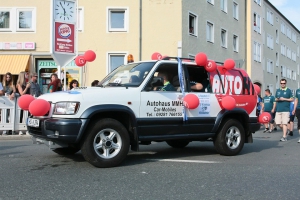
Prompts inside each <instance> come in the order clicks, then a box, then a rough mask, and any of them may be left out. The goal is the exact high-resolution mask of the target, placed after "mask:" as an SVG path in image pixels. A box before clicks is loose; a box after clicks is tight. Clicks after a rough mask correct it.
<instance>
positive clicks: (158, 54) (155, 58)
mask: <svg viewBox="0 0 300 200" xmlns="http://www.w3.org/2000/svg"><path fill="white" fill-rule="evenodd" d="M151 59H152V60H161V59H162V55H161V54H160V53H158V52H154V53H153V54H152V56H151Z"/></svg>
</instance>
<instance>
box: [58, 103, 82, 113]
mask: <svg viewBox="0 0 300 200" xmlns="http://www.w3.org/2000/svg"><path fill="white" fill-rule="evenodd" d="M79 105H80V103H79V102H58V103H56V104H55V106H54V111H53V115H74V114H76V112H77V111H78V109H79Z"/></svg>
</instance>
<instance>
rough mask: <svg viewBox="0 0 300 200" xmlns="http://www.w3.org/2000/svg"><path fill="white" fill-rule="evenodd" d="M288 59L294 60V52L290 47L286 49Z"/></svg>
mask: <svg viewBox="0 0 300 200" xmlns="http://www.w3.org/2000/svg"><path fill="white" fill-rule="evenodd" d="M286 57H288V58H289V59H292V51H291V49H290V48H289V47H287V48H286Z"/></svg>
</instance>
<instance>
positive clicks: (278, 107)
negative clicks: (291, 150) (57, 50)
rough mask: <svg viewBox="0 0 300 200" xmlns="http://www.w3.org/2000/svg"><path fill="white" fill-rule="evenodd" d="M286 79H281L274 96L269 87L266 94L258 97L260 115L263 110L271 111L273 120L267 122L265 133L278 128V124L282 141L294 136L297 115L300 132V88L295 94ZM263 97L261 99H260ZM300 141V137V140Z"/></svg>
mask: <svg viewBox="0 0 300 200" xmlns="http://www.w3.org/2000/svg"><path fill="white" fill-rule="evenodd" d="M286 84H287V81H286V79H281V80H280V88H279V89H277V90H276V93H275V96H273V95H272V94H271V92H270V90H269V89H266V90H265V96H264V97H263V98H261V97H260V96H259V97H258V100H257V102H258V106H257V112H258V115H259V114H260V113H262V112H268V113H270V116H271V120H270V122H269V123H265V124H264V126H265V130H264V131H263V132H264V133H266V132H268V133H272V132H273V131H275V130H277V128H276V127H277V126H279V127H280V128H281V129H282V132H283V134H282V138H281V139H280V141H281V142H286V141H287V136H288V135H289V136H293V135H294V133H293V130H294V119H295V116H296V117H297V119H298V131H299V134H300V123H299V119H300V102H299V101H298V99H299V98H300V89H297V90H296V92H295V95H293V93H292V91H291V90H290V89H289V88H288V87H287V85H286ZM260 98H261V99H260ZM298 143H300V139H299V140H298Z"/></svg>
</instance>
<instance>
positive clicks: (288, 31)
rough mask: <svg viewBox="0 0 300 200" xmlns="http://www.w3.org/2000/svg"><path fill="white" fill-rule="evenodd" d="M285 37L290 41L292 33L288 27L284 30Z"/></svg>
mask: <svg viewBox="0 0 300 200" xmlns="http://www.w3.org/2000/svg"><path fill="white" fill-rule="evenodd" d="M286 36H287V37H288V38H290V39H292V32H291V29H290V28H289V27H287V28H286Z"/></svg>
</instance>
